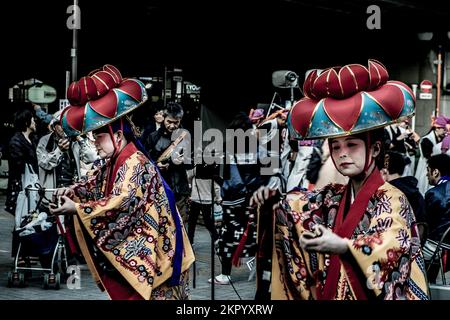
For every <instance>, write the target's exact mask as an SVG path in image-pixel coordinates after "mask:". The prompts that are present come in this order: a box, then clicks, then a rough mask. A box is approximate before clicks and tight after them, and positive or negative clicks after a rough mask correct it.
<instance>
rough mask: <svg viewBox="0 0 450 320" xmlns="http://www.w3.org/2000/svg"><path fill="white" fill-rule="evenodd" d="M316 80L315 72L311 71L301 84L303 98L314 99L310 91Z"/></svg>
mask: <svg viewBox="0 0 450 320" xmlns="http://www.w3.org/2000/svg"><path fill="white" fill-rule="evenodd" d="M316 78H317V70H313V71H311V72H310V73H309V74H308V76H307V77H306V79H305V82H304V83H303V93H304V95H305V96H307V97H309V98H314V95H313V94H312V92H311V90H312V86H313V83H314V81H315V80H316Z"/></svg>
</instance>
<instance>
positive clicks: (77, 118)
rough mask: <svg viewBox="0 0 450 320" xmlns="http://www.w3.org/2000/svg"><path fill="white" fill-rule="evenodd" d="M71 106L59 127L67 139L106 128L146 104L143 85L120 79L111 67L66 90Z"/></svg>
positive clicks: (94, 72) (72, 84)
mask: <svg viewBox="0 0 450 320" xmlns="http://www.w3.org/2000/svg"><path fill="white" fill-rule="evenodd" d="M67 99H68V100H69V102H70V105H69V106H68V107H67V108H65V109H64V110H63V112H62V116H61V123H62V126H63V129H64V131H65V132H66V134H67V135H68V136H77V135H80V134H83V133H86V132H89V131H92V130H95V129H98V128H100V127H103V126H104V125H106V124H109V123H111V122H113V121H115V120H117V119H119V118H120V117H122V116H124V115H125V114H127V113H129V112H131V111H133V110H134V109H136V108H137V107H139V106H140V105H142V104H143V103H144V102H145V101H146V100H147V92H146V90H145V86H144V84H143V83H142V82H140V81H139V80H136V79H123V78H122V75H121V74H120V72H119V70H118V69H117V68H116V67H114V66H112V65H104V66H103V68H102V69H100V70H95V71H93V72H91V73H90V74H89V75H88V76H86V77H82V78H81V79H80V80H79V81H75V82H72V83H71V85H70V86H69V88H68V89H67Z"/></svg>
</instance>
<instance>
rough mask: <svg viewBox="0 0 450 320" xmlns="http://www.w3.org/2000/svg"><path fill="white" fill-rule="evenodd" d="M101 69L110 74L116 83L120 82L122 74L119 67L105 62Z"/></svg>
mask: <svg viewBox="0 0 450 320" xmlns="http://www.w3.org/2000/svg"><path fill="white" fill-rule="evenodd" d="M103 70H104V71H106V72H108V73H110V74H111V76H112V77H113V79H114V82H115V83H116V84H120V83H121V82H122V75H121V74H120V71H119V69H117V68H116V67H114V66H113V65H110V64H105V65H104V66H103Z"/></svg>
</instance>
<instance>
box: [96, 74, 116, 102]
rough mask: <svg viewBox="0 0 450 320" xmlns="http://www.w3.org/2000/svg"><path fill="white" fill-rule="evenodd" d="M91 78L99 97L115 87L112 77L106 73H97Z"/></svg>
mask: <svg viewBox="0 0 450 320" xmlns="http://www.w3.org/2000/svg"><path fill="white" fill-rule="evenodd" d="M91 78H92V79H93V80H94V82H95V85H96V87H97V91H98V93H99V95H100V96H103V95H104V94H105V93H107V92H108V91H109V90H111V89H112V88H114V87H116V86H117V84H116V82H115V81H114V78H113V76H112V75H111V74H110V73H109V72H106V71H98V72H96V73H95V74H94V75H92V77H91Z"/></svg>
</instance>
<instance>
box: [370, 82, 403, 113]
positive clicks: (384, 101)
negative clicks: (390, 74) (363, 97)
mask: <svg viewBox="0 0 450 320" xmlns="http://www.w3.org/2000/svg"><path fill="white" fill-rule="evenodd" d="M367 94H368V95H369V96H370V97H371V98H372V99H373V100H375V101H376V102H377V103H378V104H379V105H380V106H381V107H382V108H383V110H384V111H386V113H387V114H388V115H389V116H390V117H391V118H392V119H397V118H398V116H399V115H400V113H401V112H402V109H403V104H404V97H403V93H402V91H401V89H400V88H398V87H396V86H395V85H394V84H390V82H389V83H387V84H386V85H384V86H382V87H381V88H379V89H378V90H375V91H371V92H368V93H367Z"/></svg>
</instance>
